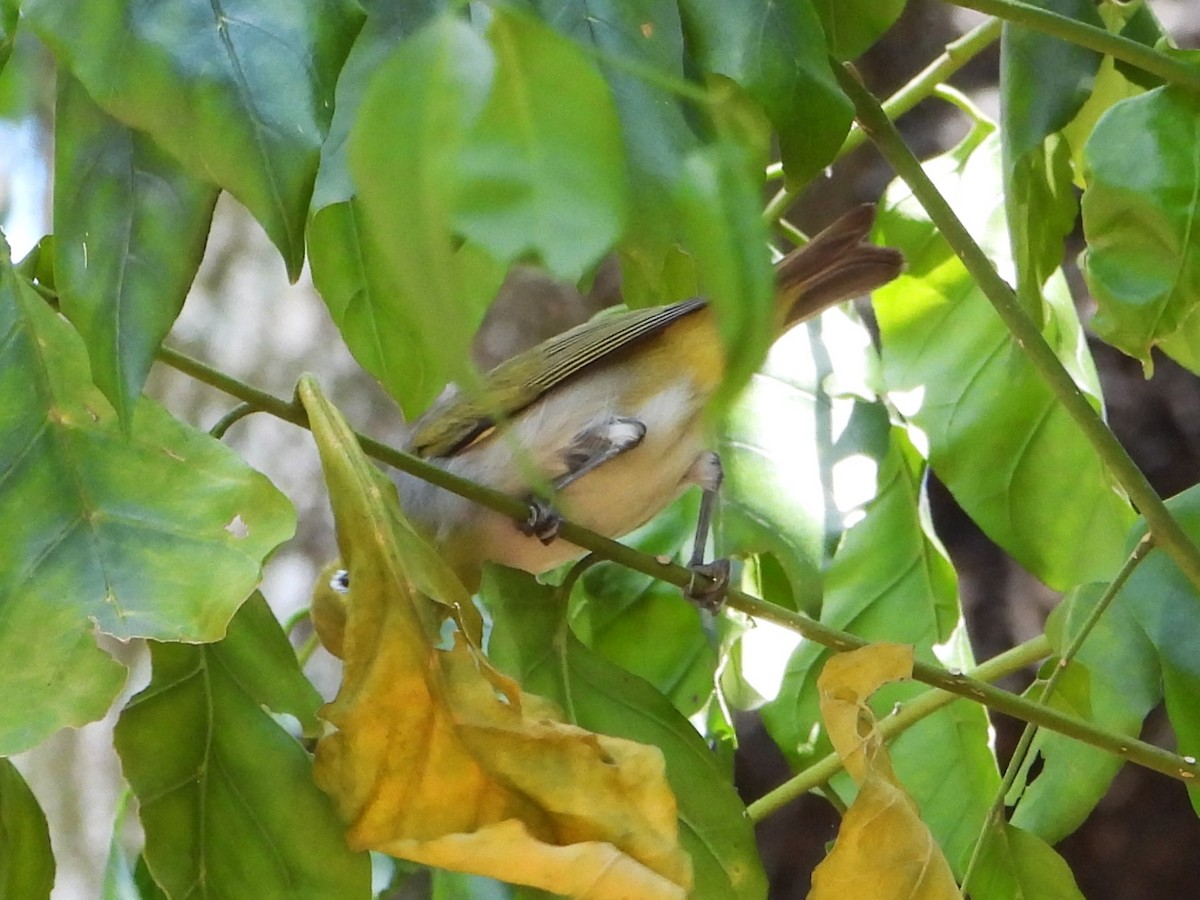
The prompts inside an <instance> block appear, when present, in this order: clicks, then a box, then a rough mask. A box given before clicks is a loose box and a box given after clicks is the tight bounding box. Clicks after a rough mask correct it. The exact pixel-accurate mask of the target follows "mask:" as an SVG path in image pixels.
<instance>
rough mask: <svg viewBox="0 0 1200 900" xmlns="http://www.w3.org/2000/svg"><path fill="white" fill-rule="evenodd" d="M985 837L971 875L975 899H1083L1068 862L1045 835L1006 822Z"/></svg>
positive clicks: (972, 895) (972, 891) (972, 893)
mask: <svg viewBox="0 0 1200 900" xmlns="http://www.w3.org/2000/svg"><path fill="white" fill-rule="evenodd" d="M984 840H985V841H986V842H987V844H986V846H985V848H984V851H983V854H982V855H981V856H980V859H979V865H978V866H977V867H976V869H975V874H974V875H972V877H971V897H972V898H973V900H1013V898H1021V900H1076V898H1078V900H1083V894H1082V893H1080V891H1079V886H1078V885H1076V884H1075V876H1074V875H1073V874H1072V873H1071V869H1070V867H1069V866H1068V865H1067V863H1066V861H1065V860H1064V859H1063V858H1062V857H1061V856H1059V855H1058V854H1057V853H1056V852H1055V851H1054V849H1053V848H1052V847H1051V846H1050V845H1049V844H1047V843H1046V842H1045V841H1043V840H1042V839H1041V838H1039V837H1037V836H1035V835H1032V834H1030V833H1029V832H1027V831H1022V830H1021V829H1020V828H1016V827H1014V826H1012V825H1007V824H1005V825H1002V826H1000V828H999V829H992V830H989V831H988V833H987V834H986V836H985V837H984Z"/></svg>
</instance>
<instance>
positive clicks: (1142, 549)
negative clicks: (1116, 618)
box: [962, 534, 1154, 896]
mask: <svg viewBox="0 0 1200 900" xmlns="http://www.w3.org/2000/svg"><path fill="white" fill-rule="evenodd" d="M1153 547H1154V541H1153V539H1152V538H1151V537H1150V535H1149V534H1147V535H1146V536H1145V537H1143V538H1142V539H1141V540H1140V541H1138V544H1137V546H1136V547H1134V548H1133V552H1132V553H1130V554H1129V557H1128V558H1127V559H1126V560H1125V563H1124V565H1122V566H1121V571H1119V572H1118V573H1117V577H1116V578H1114V579H1113V580H1112V582H1111V583H1110V584H1109V585H1108V587H1107V588H1105V590H1104V594H1103V595H1102V596H1101V597H1100V599H1099V600H1098V601H1097V602H1096V605H1095V606H1094V607H1092V610H1091V612H1089V613H1088V616H1087V618H1086V619H1085V620H1084V622H1083V624H1082V625H1081V626H1080V627H1079V631H1078V632H1077V633H1076V634H1075V635H1074V636H1073V637H1072V638H1071V640H1070V642H1069V643H1068V644H1067V647H1066V649H1065V650H1064V651H1063V653H1062V655H1061V656H1060V657H1059V660H1058V663H1057V665H1055V667H1054V671H1052V672H1051V673H1050V677H1049V678H1047V679H1046V681H1045V683H1044V684H1043V685H1042V690H1041V692H1040V693H1039V694H1038V700H1037V702H1038V703H1041V704H1045V703H1048V702H1049V701H1050V695H1051V694H1053V693H1054V689H1055V688H1056V687H1058V682H1059V680H1060V679H1061V678H1062V675H1063V673H1064V672H1066V671H1067V666H1069V665H1070V664H1071V661H1072V660H1073V659H1075V657H1076V656H1077V655H1078V654H1079V650H1080V648H1081V647H1083V642H1084V641H1085V640H1086V639H1087V637H1088V635H1089V634H1091V633H1092V629H1093V628H1095V627H1096V623H1097V622H1099V621H1100V617H1101V616H1102V615H1104V612H1105V611H1106V610H1107V609H1108V607H1109V606H1111V605H1112V601H1113V599H1114V598H1116V596H1117V594H1119V593H1120V592H1121V588H1123V587H1124V586H1125V582H1126V581H1128V580H1129V576H1130V575H1132V574H1133V570H1134V569H1136V568H1137V567H1138V566H1139V565H1140V564H1141V562H1142V560H1144V559H1145V558H1146V554H1148V553H1149V552H1150V550H1151V549H1153ZM1036 734H1037V726H1036V725H1033V724H1032V723H1026V725H1025V728H1024V730H1023V731H1022V732H1021V739H1020V740H1019V741H1017V746H1016V748H1015V749H1014V750H1013V755H1012V758H1011V759H1010V760H1009V761H1008V766H1007V767H1006V768H1005V770H1004V780H1003V781H1002V782H1001V783H1000V789H999V790H998V791H997V792H996V799H995V800H993V801H992V805H991V808H990V809H989V810H988V813H987V815H986V816H984V819H983V826H982V828H981V830H980V833H979V837H978V838H977V839H976V840H975V846H974V848H973V849H972V850H971V859H970V862H968V863H967V870H966V872H964V873H963V880H962V893H963V896H966V895H967V894H968V889H967V888H968V885H969V884H970V881H971V875H972V874H973V873H974V871H975V866H976V864H977V863H978V862H979V859H980V857H981V856H982V855H983V848H984V846H985V845H986V844H987V838H988V834H989V833H990V832H991V829H992V827H993V826H995V825H998V824H999V823H1000V821H1001V819H1002V816H1003V814H1004V800H1005V798H1006V797H1008V796H1009V795H1010V794H1011V793H1012V790H1013V786H1014V785H1015V784H1016V783H1017V779H1018V778H1019V777H1020V775H1021V772H1022V771H1023V769H1024V766H1025V760H1026V758H1027V757H1028V755H1029V748H1030V747H1032V746H1033V739H1034V736H1035V735H1036Z"/></svg>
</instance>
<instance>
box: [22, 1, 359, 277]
mask: <svg viewBox="0 0 1200 900" xmlns="http://www.w3.org/2000/svg"><path fill="white" fill-rule="evenodd" d="M22 14H23V16H24V17H25V19H26V21H28V23H29V25H30V26H31V27H32V28H33V29H34V30H35V31H36V32H37V33H38V35H39V36H40V37H41V38H42V40H43V41H45V42H46V44H47V45H48V46H50V47H51V49H52V50H53V51H54V53H55V56H56V57H57V58H58V59H59V61H60V63H61V64H62V65H63V66H64V67H65V68H67V69H69V70H70V71H71V73H72V74H73V75H74V76H75V77H76V78H78V79H79V80H80V81H81V82H83V85H84V87H85V88H87V92H88V93H89V94H90V95H91V96H92V98H93V99H94V100H95V101H96V103H97V104H99V106H100V107H101V108H102V109H104V111H105V112H107V113H109V114H110V115H112V116H114V117H115V118H117V119H118V120H120V121H122V122H124V123H125V124H127V125H130V126H131V127H133V128H136V129H139V130H141V131H145V132H148V133H149V135H150V137H151V138H152V139H153V140H154V141H155V142H156V143H158V144H159V145H160V146H161V147H163V148H164V149H166V150H167V151H168V152H169V153H170V154H171V155H172V156H174V157H175V158H176V159H178V160H179V161H181V162H182V163H183V165H184V166H185V167H186V168H187V169H188V170H189V171H190V172H191V173H192V174H193V175H194V176H196V177H198V178H204V179H208V180H211V181H212V182H214V183H216V184H217V185H219V186H220V187H222V188H224V189H225V190H227V191H229V192H230V193H231V194H233V195H234V196H235V197H237V198H238V199H239V200H240V201H241V202H242V203H243V204H245V206H246V207H247V208H248V209H249V210H250V211H251V212H252V213H253V214H254V216H255V217H256V218H257V219H258V220H259V222H261V223H262V226H263V228H265V229H266V231H267V234H268V235H270V237H271V240H272V241H273V242H274V243H275V245H276V246H277V247H278V248H279V251H280V253H281V254H283V258H284V262H285V263H286V264H287V270H288V274H289V275H290V276H291V277H292V278H293V279H295V278H297V277H298V276H299V274H300V266H301V263H302V262H303V260H304V222H305V216H306V214H307V212H308V205H309V198H310V196H311V193H312V186H313V179H314V178H315V177H316V172H317V160H318V156H319V154H320V149H321V143H322V142H323V141H324V139H325V136H326V133H327V131H328V129H329V121H330V118H331V116H332V114H333V99H334V93H333V91H334V84H335V82H336V80H337V73H338V70H339V69H340V68H341V66H342V63H343V61H344V60H345V58H346V54H347V53H348V52H349V50H350V45H351V43H352V42H353V40H354V36H355V34H356V33H357V31H358V29H359V27H360V26H361V24H362V11H361V10H360V9H359V7H358V5H357V3H355V2H354V0H322V2H320V3H311V2H306V0H278V2H273V3H265V4H250V5H242V6H238V7H236V8H227V7H222V6H219V5H213V4H211V3H207V2H201V0H164V2H159V3H150V4H145V3H141V4H125V3H111V2H109V0H30V2H26V3H25V4H24V5H23V8H22Z"/></svg>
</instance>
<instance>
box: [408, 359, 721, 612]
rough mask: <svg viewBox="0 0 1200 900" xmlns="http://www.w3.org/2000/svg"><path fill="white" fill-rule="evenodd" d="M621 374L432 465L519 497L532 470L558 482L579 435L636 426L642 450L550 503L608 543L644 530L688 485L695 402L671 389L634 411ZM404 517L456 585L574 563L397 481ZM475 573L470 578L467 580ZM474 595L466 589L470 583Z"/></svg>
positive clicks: (464, 506)
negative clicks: (630, 421)
mask: <svg viewBox="0 0 1200 900" xmlns="http://www.w3.org/2000/svg"><path fill="white" fill-rule="evenodd" d="M626 388H627V386H626V385H625V384H624V383H623V376H622V373H621V372H620V371H619V370H618V369H615V368H612V369H602V370H601V371H598V372H596V373H594V374H589V375H587V376H585V377H584V378H579V379H576V380H574V381H572V382H571V384H570V385H569V388H568V389H566V390H559V391H555V392H552V393H551V394H549V395H547V396H546V397H545V398H543V400H542V401H541V402H540V403H539V404H537V405H536V406H535V407H533V408H531V409H530V410H527V411H525V412H524V413H522V414H521V415H519V416H518V417H517V418H516V419H514V421H513V422H512V423H511V424H510V427H509V428H507V429H506V430H505V431H504V433H501V434H495V435H492V436H491V437H489V438H488V439H487V440H486V441H483V442H481V443H479V444H477V445H475V446H473V447H471V448H469V449H467V450H465V451H463V452H462V453H460V454H458V455H456V456H453V457H450V458H449V459H443V460H432V461H434V462H436V463H438V464H439V465H441V466H443V467H444V468H446V469H448V470H449V471H451V472H454V473H455V474H457V475H461V476H463V477H465V478H469V479H471V480H473V481H477V482H480V483H482V484H485V485H487V486H489V487H492V488H495V489H497V490H500V491H503V492H504V493H506V494H510V495H512V496H518V497H523V496H525V495H526V494H528V493H529V491H530V485H531V479H529V478H527V477H524V475H523V473H525V472H528V471H530V468H531V467H532V468H534V469H536V470H537V471H539V472H541V473H542V475H543V477H544V478H545V480H546V481H550V480H552V479H554V478H555V477H557V476H559V475H561V474H562V472H563V465H562V461H561V454H562V450H563V449H564V448H565V447H566V446H567V445H568V444H569V443H570V442H571V440H572V439H573V438H574V437H575V436H576V435H578V434H579V433H580V432H582V431H585V430H587V429H588V428H589V427H592V426H593V425H594V424H595V423H597V422H603V421H605V420H607V419H609V418H611V417H613V416H625V417H631V418H636V419H638V420H639V421H641V422H642V423H643V424H644V425H645V426H646V434H645V436H644V437H643V439H642V441H641V443H640V444H638V445H637V446H636V447H633V448H632V449H630V450H628V451H626V452H625V453H623V454H621V455H620V456H618V457H616V458H614V459H611V460H609V461H607V462H605V463H604V464H602V465H601V466H599V467H598V468H597V469H595V470H594V471H592V472H589V473H588V474H586V475H584V476H582V477H580V478H579V479H578V480H577V481H575V482H573V483H572V484H570V485H569V486H568V487H567V488H566V489H564V490H563V491H562V492H561V493H560V494H558V496H557V497H555V498H554V506H555V508H556V509H557V510H558V511H559V512H561V513H562V514H563V516H564V517H565V518H567V519H570V520H571V521H573V522H578V523H579V524H581V525H583V526H585V527H587V528H589V529H591V530H593V531H596V532H599V533H600V534H603V535H606V536H608V537H620V536H621V535H624V534H627V533H628V532H630V531H632V530H633V529H635V528H637V527H638V526H639V525H642V524H643V523H645V522H646V521H647V520H648V519H650V518H652V517H653V516H654V515H655V514H657V513H658V512H660V511H661V510H662V509H663V508H664V507H665V506H667V504H669V503H670V502H671V501H672V500H674V499H675V498H676V497H677V496H678V495H679V494H680V493H681V492H682V491H683V490H684V489H685V488H686V487H688V486H689V484H691V483H692V482H691V473H690V470H691V468H692V464H693V463H694V462H695V461H696V458H697V457H698V456H699V455H700V454H701V453H702V452H703V450H704V448H705V434H704V428H703V425H702V412H703V402H704V400H705V399H706V398H705V397H703V396H700V395H699V393H698V392H697V391H696V390H695V388H694V387H693V385H692V384H691V383H690V382H686V381H685V382H677V383H675V384H673V385H671V386H669V387H666V388H664V389H663V390H662V391H660V392H658V393H657V394H654V395H653V396H651V397H648V398H646V399H645V400H644V401H642V402H641V403H639V404H637V405H636V406H635V407H634V408H624V407H622V406H621V404H620V403H619V401H618V399H617V398H619V397H622V396H627V395H628V393H629V392H628V390H627V389H626ZM399 484H400V489H401V502H402V504H403V506H404V509H405V512H406V514H407V515H408V516H409V517H410V518H412V519H413V520H414V521H415V522H416V523H417V524H418V525H421V526H423V527H424V528H425V529H426V531H427V532H428V533H429V534H431V535H432V536H433V537H434V540H435V542H436V543H437V544H438V545H439V549H440V550H441V551H442V553H443V555H444V556H445V557H446V558H447V560H448V561H449V562H450V563H451V564H452V565H453V566H454V567H455V568H456V569H457V570H458V571H459V573H460V576H462V577H463V578H464V581H467V582H472V581H473V580H474V579H476V578H477V577H478V576H477V570H478V567H479V566H480V565H481V564H482V563H483V562H484V561H491V562H498V563H503V564H504V565H507V566H513V567H515V568H519V569H524V570H526V571H528V572H533V573H535V574H536V573H541V572H544V571H546V570H547V569H551V568H553V567H555V566H557V565H560V564H561V563H563V562H566V561H568V560H570V559H574V558H577V557H579V556H580V555H582V553H583V551H582V550H581V549H580V548H579V547H576V546H575V545H574V544H570V543H567V542H566V541H562V540H556V541H553V542H551V543H550V544H549V545H546V544H543V543H542V542H541V541H540V540H538V539H537V538H535V537H529V536H526V535H524V534H522V533H521V532H520V531H519V530H518V528H517V526H516V524H515V523H514V522H513V520H512V519H509V518H508V517H506V516H502V515H500V514H498V513H495V512H492V511H490V510H487V509H484V508H483V507H479V506H476V505H474V504H472V503H470V502H469V501H466V500H463V499H462V498H460V497H458V496H457V495H454V494H451V493H449V492H447V491H443V490H440V489H439V488H436V487H433V486H432V485H430V484H428V483H426V482H422V481H419V480H418V479H415V478H413V477H412V476H407V475H402V476H401V479H400V482H399ZM473 572H474V573H475V574H474V575H472V573H473ZM467 586H468V587H469V588H472V589H474V587H475V585H474V584H473V583H468V585H467Z"/></svg>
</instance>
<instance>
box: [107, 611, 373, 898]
mask: <svg viewBox="0 0 1200 900" xmlns="http://www.w3.org/2000/svg"><path fill="white" fill-rule="evenodd" d="M150 659H151V665H152V676H151V680H150V684H149V685H148V686H147V687H146V689H145V690H144V691H142V692H141V693H140V694H137V695H136V696H135V697H134V698H133V699H132V700H131V701H130V702H129V705H128V706H127V707H126V708H125V711H124V712H123V713H122V714H121V718H120V720H119V721H118V722H117V726H116V733H115V743H116V748H117V752H118V753H119V754H120V757H121V766H122V769H123V771H124V772H125V776H126V778H128V780H129V783H130V785H131V786H132V788H133V792H134V794H135V795H136V796H137V798H138V801H139V804H140V809H141V819H142V824H143V826H144V827H145V830H146V849H145V855H146V862H147V864H148V865H149V868H150V871H151V872H152V873H153V875H154V878H155V880H156V881H157V882H158V883H159V884H160V885H162V887H163V889H164V891H165V892H166V893H167V895H168V896H171V897H183V896H205V897H216V896H238V895H239V894H241V893H242V892H244V891H245V889H246V887H247V885H253V886H254V892H255V894H256V896H261V897H280V898H283V897H287V898H304V897H311V898H314V900H316V898H322V900H323V898H327V897H365V896H367V895H368V892H369V886H370V860H369V857H368V856H367V854H365V853H357V854H355V853H351V852H350V851H349V850H348V849H347V847H346V842H345V838H344V836H343V826H342V824H341V823H340V822H339V821H338V819H337V816H336V814H335V813H334V810H333V807H332V805H331V803H330V802H329V800H328V798H327V797H326V796H325V795H324V794H323V793H321V792H320V791H319V790H318V789H317V787H316V785H315V784H313V781H312V774H311V765H310V761H309V758H308V755H307V754H306V753H305V752H304V750H303V749H302V748H301V746H300V745H299V744H298V743H297V742H296V740H295V739H294V738H293V737H291V736H290V735H289V734H288V733H287V732H286V731H285V730H284V729H283V728H282V727H281V726H280V725H279V724H278V723H277V722H276V721H275V720H274V719H273V718H272V716H271V714H270V713H269V712H268V711H267V710H270V711H271V712H274V713H276V714H284V713H286V714H288V715H291V716H294V717H296V718H297V719H300V720H301V721H306V720H309V721H311V720H312V719H313V717H314V716H315V715H316V709H317V706H318V705H319V703H320V698H319V697H318V696H317V695H316V693H315V691H313V689H312V687H311V685H309V684H308V682H307V681H305V679H304V676H303V675H302V674H301V672H300V668H299V665H298V664H297V663H296V659H295V656H294V655H293V654H291V653H290V652H289V651H288V649H287V639H286V638H285V637H284V635H283V632H282V631H281V630H280V628H279V624H278V623H277V622H276V621H275V619H274V617H273V616H272V615H271V611H270V609H269V608H268V607H267V604H266V601H265V600H263V599H262V597H261V596H259V595H255V596H254V597H253V598H252V599H251V600H250V601H248V602H247V603H246V604H245V605H244V606H243V607H242V609H241V610H240V611H239V612H238V615H237V616H236V617H235V618H234V620H233V622H231V623H230V627H229V633H228V635H227V636H226V637H225V639H224V640H222V641H220V642H218V643H216V644H210V645H199V646H188V645H183V644H160V643H152V644H151V647H150Z"/></svg>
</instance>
